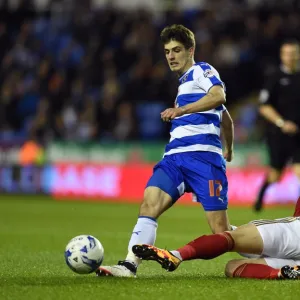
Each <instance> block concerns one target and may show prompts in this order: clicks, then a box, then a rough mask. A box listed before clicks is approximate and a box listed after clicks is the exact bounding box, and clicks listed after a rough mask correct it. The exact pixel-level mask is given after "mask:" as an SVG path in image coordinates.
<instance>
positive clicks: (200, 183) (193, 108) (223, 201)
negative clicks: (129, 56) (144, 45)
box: [97, 25, 234, 277]
mask: <svg viewBox="0 0 300 300" xmlns="http://www.w3.org/2000/svg"><path fill="white" fill-rule="evenodd" d="M161 40H162V43H163V45H164V51H165V56H166V59H167V62H168V64H169V67H170V69H171V71H173V72H175V73H177V75H178V77H179V88H178V94H177V97H176V100H175V107H173V108H169V109H166V110H165V111H163V112H162V113H161V119H162V120H163V121H165V122H171V123H172V126H171V132H170V135H171V139H170V141H169V143H168V144H167V146H166V149H165V153H164V156H163V159H162V160H161V161H160V162H159V163H158V164H157V165H156V166H155V167H154V171H153V175H152V177H151V178H150V179H149V181H148V183H147V185H146V189H145V193H144V199H143V202H142V204H141V206H140V211H139V217H138V220H137V223H136V225H135V227H134V229H133V232H132V235H131V239H130V241H129V245H128V255H127V257H126V259H125V260H123V261H119V263H118V264H117V265H114V266H101V267H100V268H99V270H98V271H97V274H98V275H99V276H108V275H110V276H116V277H133V276H135V275H136V270H137V266H138V265H139V263H140V260H139V259H138V258H137V257H136V256H135V255H134V253H133V252H132V246H133V245H135V244H151V245H153V244H154V242H155V238H156V229H157V219H158V217H159V216H160V215H161V214H162V213H163V212H164V211H166V210H167V209H168V208H170V207H171V206H172V205H173V204H174V203H175V202H176V201H177V200H178V199H179V198H180V197H181V196H182V195H183V194H184V193H185V192H192V193H193V194H194V197H195V199H196V200H197V201H198V202H199V203H201V204H202V206H203V208H204V210H205V212H206V217H207V220H208V223H209V226H210V228H211V230H212V232H213V233H219V232H224V231H226V230H230V229H231V226H230V224H229V220H228V216H227V204H228V199H227V189H228V183H227V177H226V164H225V159H226V160H227V161H231V160H232V158H233V134H234V133H233V122H232V119H231V117H230V115H229V113H228V111H227V110H226V108H225V106H224V103H225V102H226V96H225V86H224V83H223V82H222V81H221V79H220V76H219V74H218V72H217V71H216V69H214V68H213V67H212V66H211V65H209V64H208V63H206V62H199V63H195V61H194V53H195V45H196V43H195V38H194V34H193V33H192V32H191V31H190V30H189V29H187V28H186V27H184V26H182V25H172V26H169V27H166V28H164V30H163V31H162V32H161ZM221 128H222V134H223V137H224V141H225V145H224V153H223V152H222V144H221V138H220V132H221ZM224 158H225V159H224Z"/></svg>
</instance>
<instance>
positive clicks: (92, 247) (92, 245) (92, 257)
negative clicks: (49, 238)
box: [65, 235, 104, 274]
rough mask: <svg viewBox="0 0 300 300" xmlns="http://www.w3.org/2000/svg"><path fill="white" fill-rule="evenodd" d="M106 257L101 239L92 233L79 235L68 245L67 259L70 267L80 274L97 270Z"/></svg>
mask: <svg viewBox="0 0 300 300" xmlns="http://www.w3.org/2000/svg"><path fill="white" fill-rule="evenodd" d="M103 257H104V249H103V246H102V245H101V243H100V242H99V240H97V239H96V238H95V237H94V236H91V235H78V236H76V237H74V238H72V239H71V241H70V242H69V243H68V245H67V246H66V250H65V260H66V263H67V265H68V266H69V267H70V269H71V270H72V271H74V272H76V273H78V274H89V273H92V272H94V271H96V270H97V269H98V268H99V266H100V265H101V263H102V261H103Z"/></svg>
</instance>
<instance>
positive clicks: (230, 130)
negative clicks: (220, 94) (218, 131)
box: [221, 110, 234, 162]
mask: <svg viewBox="0 0 300 300" xmlns="http://www.w3.org/2000/svg"><path fill="white" fill-rule="evenodd" d="M221 126H222V134H223V139H224V143H225V150H224V158H225V159H226V160H227V161H228V162H230V161H232V159H233V139H234V126H233V121H232V118H231V116H230V114H229V112H228V111H227V110H224V111H223V116H222V123H221Z"/></svg>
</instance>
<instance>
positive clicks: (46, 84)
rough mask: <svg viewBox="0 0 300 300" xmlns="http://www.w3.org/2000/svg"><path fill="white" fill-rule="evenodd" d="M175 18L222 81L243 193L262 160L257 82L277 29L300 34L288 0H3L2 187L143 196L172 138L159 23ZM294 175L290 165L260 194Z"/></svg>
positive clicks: (267, 65)
mask: <svg viewBox="0 0 300 300" xmlns="http://www.w3.org/2000/svg"><path fill="white" fill-rule="evenodd" d="M173 23H181V24H184V25H185V26H187V27H188V28H190V29H191V30H192V31H193V32H194V33H195V37H196V43H197V46H196V55H195V59H196V61H206V62H208V63H210V64H211V65H213V66H214V67H215V68H216V69H217V70H218V71H219V73H220V75H221V78H222V80H223V81H224V82H225V84H226V87H227V104H226V106H227V108H228V109H229V111H230V112H231V114H232V116H233V119H234V122H235V144H236V147H235V149H236V150H235V152H236V154H235V155H236V156H235V160H234V161H233V162H232V163H230V164H228V178H229V197H230V201H231V203H233V204H249V203H252V202H253V201H254V200H255V199H254V197H255V195H256V193H257V191H258V188H259V186H260V184H261V183H262V181H263V179H264V173H265V170H266V169H265V168H266V165H267V163H268V157H267V153H266V148H265V146H264V130H263V128H264V127H265V126H266V123H264V122H263V121H262V120H261V119H260V117H259V116H258V110H257V108H258V91H259V89H260V88H261V87H262V84H263V80H264V78H265V76H267V75H268V74H269V73H270V72H272V71H273V70H274V69H275V68H276V67H277V66H278V64H279V57H278V54H279V45H280V43H281V42H282V41H283V39H286V38H298V39H299V40H300V1H297V0H281V1H276V0H126V1H125V0H123V1H122V0H109V1H108V0H84V1H75V0H73V1H72V0H61V1H59V0H53V1H50V0H24V1H22V0H7V1H5V0H0V114H1V115H0V192H2V193H21V194H22V193H29V194H36V193H46V194H50V195H53V196H56V197H59V198H61V197H73V198H76V199H97V200H101V199H112V200H117V201H120V200H126V201H140V200H141V198H142V195H143V189H144V186H145V184H146V182H147V179H148V177H149V176H150V175H151V171H152V166H153V164H154V163H155V162H157V161H158V160H160V159H161V157H162V154H163V151H164V145H165V143H166V142H167V141H168V138H169V127H168V125H166V124H164V123H163V122H161V120H160V112H161V111H162V110H164V109H165V108H166V107H170V106H173V102H174V99H175V97H176V93H177V78H176V76H175V75H174V74H172V73H171V72H170V71H169V69H168V66H167V63H166V62H165V58H164V53H163V47H162V44H161V43H160V40H159V34H160V31H161V30H162V28H163V27H165V26H166V25H170V24H173ZM297 185H298V183H297V180H296V178H295V177H294V175H292V173H291V172H290V171H289V170H287V172H286V173H285V175H284V177H283V179H282V180H281V182H280V183H276V184H274V185H272V186H271V187H270V188H269V190H268V193H267V199H266V200H267V201H266V202H268V203H277V202H280V203H282V202H286V201H292V200H294V201H295V200H296V198H297V195H298V187H297ZM189 200H190V196H189V195H187V196H185V197H184V199H183V202H185V201H189Z"/></svg>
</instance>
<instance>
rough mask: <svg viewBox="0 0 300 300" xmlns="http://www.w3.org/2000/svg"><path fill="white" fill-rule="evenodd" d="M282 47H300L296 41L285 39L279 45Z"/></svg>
mask: <svg viewBox="0 0 300 300" xmlns="http://www.w3.org/2000/svg"><path fill="white" fill-rule="evenodd" d="M283 45H293V46H298V47H299V46H300V44H299V41H298V40H296V39H286V40H284V41H283V42H282V43H281V47H282V46H283Z"/></svg>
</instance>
